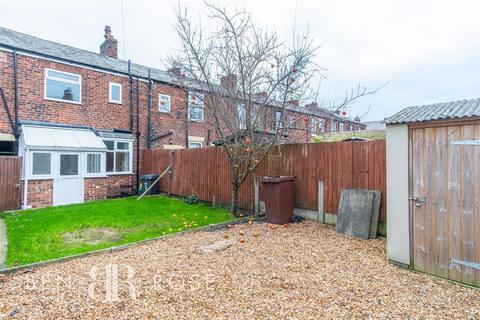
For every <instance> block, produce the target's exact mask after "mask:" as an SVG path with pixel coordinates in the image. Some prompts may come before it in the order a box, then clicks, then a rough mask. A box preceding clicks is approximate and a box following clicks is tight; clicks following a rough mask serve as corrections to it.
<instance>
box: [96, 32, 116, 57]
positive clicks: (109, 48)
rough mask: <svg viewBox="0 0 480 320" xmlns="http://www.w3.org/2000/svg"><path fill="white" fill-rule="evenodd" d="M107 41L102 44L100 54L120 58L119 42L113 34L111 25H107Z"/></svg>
mask: <svg viewBox="0 0 480 320" xmlns="http://www.w3.org/2000/svg"><path fill="white" fill-rule="evenodd" d="M104 37H105V41H103V43H102V44H101V45H100V54H102V55H104V56H107V57H110V58H114V59H117V58H118V42H117V39H115V38H114V37H113V35H112V29H111V28H110V26H108V25H107V26H105V34H104Z"/></svg>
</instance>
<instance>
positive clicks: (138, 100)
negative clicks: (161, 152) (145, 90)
mask: <svg viewBox="0 0 480 320" xmlns="http://www.w3.org/2000/svg"><path fill="white" fill-rule="evenodd" d="M136 120H137V130H136V132H135V135H136V137H137V170H135V171H136V176H137V194H138V190H139V189H140V181H139V178H140V173H139V170H140V80H139V79H138V78H137V119H136Z"/></svg>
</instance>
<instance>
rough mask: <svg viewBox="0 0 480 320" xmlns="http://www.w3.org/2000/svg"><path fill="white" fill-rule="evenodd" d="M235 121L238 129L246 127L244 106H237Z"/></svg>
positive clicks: (241, 104)
mask: <svg viewBox="0 0 480 320" xmlns="http://www.w3.org/2000/svg"><path fill="white" fill-rule="evenodd" d="M237 119H238V128H239V129H245V128H246V127H247V110H245V105H244V104H243V103H239V104H237Z"/></svg>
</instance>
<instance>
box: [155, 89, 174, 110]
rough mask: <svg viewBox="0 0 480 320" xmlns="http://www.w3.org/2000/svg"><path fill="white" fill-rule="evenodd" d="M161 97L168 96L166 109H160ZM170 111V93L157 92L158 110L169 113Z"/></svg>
mask: <svg viewBox="0 0 480 320" xmlns="http://www.w3.org/2000/svg"><path fill="white" fill-rule="evenodd" d="M162 97H168V110H167V109H162V104H161V102H160V101H161V100H162ZM170 111H172V105H171V97H170V95H168V94H164V93H159V94H158V112H162V113H169V112H170Z"/></svg>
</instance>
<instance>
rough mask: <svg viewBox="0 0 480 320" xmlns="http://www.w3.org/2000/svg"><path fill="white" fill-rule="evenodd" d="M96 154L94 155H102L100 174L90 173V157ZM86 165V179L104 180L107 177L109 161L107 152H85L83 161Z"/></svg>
mask: <svg viewBox="0 0 480 320" xmlns="http://www.w3.org/2000/svg"><path fill="white" fill-rule="evenodd" d="M90 154H94V155H100V172H91V173H89V172H88V155H90ZM83 161H84V163H85V172H84V176H85V177H86V178H104V177H106V172H105V169H106V166H107V160H106V153H105V152H85V159H84V160H83Z"/></svg>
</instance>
